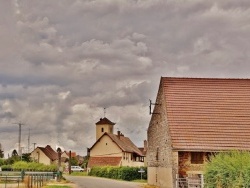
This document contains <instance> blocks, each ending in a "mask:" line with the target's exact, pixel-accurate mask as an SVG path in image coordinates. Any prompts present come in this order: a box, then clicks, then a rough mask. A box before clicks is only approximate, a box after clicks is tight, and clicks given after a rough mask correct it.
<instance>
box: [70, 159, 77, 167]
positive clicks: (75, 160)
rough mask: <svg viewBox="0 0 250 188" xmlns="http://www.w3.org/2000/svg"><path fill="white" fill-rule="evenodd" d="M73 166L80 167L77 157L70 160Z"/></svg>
mask: <svg viewBox="0 0 250 188" xmlns="http://www.w3.org/2000/svg"><path fill="white" fill-rule="evenodd" d="M70 163H71V166H77V165H78V160H77V158H76V157H72V158H71V160H70Z"/></svg>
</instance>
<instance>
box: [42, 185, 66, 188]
mask: <svg viewBox="0 0 250 188" xmlns="http://www.w3.org/2000/svg"><path fill="white" fill-rule="evenodd" d="M44 188H71V187H70V186H67V185H47V186H45V187H44Z"/></svg>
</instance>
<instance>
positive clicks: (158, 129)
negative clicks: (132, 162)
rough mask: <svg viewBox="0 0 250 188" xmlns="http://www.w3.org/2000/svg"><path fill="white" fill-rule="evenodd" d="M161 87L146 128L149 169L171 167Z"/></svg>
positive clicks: (165, 113)
mask: <svg viewBox="0 0 250 188" xmlns="http://www.w3.org/2000/svg"><path fill="white" fill-rule="evenodd" d="M161 85H162V84H161ZM161 85H160V87H159V91H158V95H157V99H156V104H157V105H155V107H154V111H153V113H154V114H152V117H151V121H150V124H149V128H148V151H147V159H148V166H151V167H158V166H160V167H172V164H173V158H172V149H171V139H170V135H169V128H168V126H167V118H166V117H167V112H166V102H165V96H164V93H163V88H162V87H161ZM157 155H158V157H157ZM157 158H158V160H157Z"/></svg>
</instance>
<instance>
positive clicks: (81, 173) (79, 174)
mask: <svg viewBox="0 0 250 188" xmlns="http://www.w3.org/2000/svg"><path fill="white" fill-rule="evenodd" d="M70 175H71V176H87V175H88V173H87V172H72V173H71V174H70Z"/></svg>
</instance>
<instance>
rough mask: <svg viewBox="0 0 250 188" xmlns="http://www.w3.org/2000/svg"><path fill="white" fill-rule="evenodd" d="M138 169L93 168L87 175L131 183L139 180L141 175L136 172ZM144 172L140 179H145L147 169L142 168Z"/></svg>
mask: <svg viewBox="0 0 250 188" xmlns="http://www.w3.org/2000/svg"><path fill="white" fill-rule="evenodd" d="M140 169H141V168H139V167H111V166H105V167H93V168H92V169H91V171H90V173H89V175H90V176H98V177H105V178H112V179H121V180H126V181H132V180H136V179H141V173H139V172H138V171H139V170H140ZM142 169H143V170H144V171H145V173H143V176H142V178H143V179H147V168H146V167H142Z"/></svg>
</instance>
